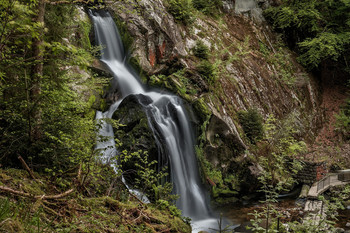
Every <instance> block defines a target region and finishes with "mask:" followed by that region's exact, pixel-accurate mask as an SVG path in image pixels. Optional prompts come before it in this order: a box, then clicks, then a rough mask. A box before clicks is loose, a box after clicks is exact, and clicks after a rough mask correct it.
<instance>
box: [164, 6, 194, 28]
mask: <svg viewBox="0 0 350 233" xmlns="http://www.w3.org/2000/svg"><path fill="white" fill-rule="evenodd" d="M166 7H167V9H168V11H169V12H170V13H171V14H172V15H173V16H174V18H175V20H176V21H178V22H182V23H183V24H185V25H188V24H191V23H192V22H193V14H192V9H193V8H192V7H191V3H190V1H189V0H167V1H166Z"/></svg>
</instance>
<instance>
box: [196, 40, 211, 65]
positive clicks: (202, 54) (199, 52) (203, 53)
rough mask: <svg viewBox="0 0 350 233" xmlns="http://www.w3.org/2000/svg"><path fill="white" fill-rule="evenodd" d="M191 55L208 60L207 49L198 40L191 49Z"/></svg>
mask: <svg viewBox="0 0 350 233" xmlns="http://www.w3.org/2000/svg"><path fill="white" fill-rule="evenodd" d="M193 54H194V55H195V56H196V57H198V58H201V59H205V60H208V57H209V48H208V46H206V45H205V44H204V43H203V42H202V41H201V40H200V41H198V42H197V43H196V46H195V47H194V48H193Z"/></svg>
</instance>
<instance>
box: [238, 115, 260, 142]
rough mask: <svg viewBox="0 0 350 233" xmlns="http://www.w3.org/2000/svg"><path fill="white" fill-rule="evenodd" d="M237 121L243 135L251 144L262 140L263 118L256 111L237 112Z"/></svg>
mask: <svg viewBox="0 0 350 233" xmlns="http://www.w3.org/2000/svg"><path fill="white" fill-rule="evenodd" d="M238 119H239V123H240V124H241V126H242V128H243V131H244V133H245V135H246V136H247V138H248V139H249V141H250V142H251V143H252V144H255V143H256V142H257V141H259V140H260V139H262V138H263V136H264V129H263V118H262V117H261V115H260V114H259V113H258V111H257V110H256V109H252V108H250V109H248V111H239V112H238Z"/></svg>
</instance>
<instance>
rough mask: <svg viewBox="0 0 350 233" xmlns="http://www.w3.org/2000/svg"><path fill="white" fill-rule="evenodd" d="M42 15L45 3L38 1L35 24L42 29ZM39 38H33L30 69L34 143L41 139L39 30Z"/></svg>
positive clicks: (41, 35) (41, 32)
mask: <svg viewBox="0 0 350 233" xmlns="http://www.w3.org/2000/svg"><path fill="white" fill-rule="evenodd" d="M44 15H45V1H44V0H38V4H37V17H36V19H35V21H36V22H38V23H40V24H41V25H42V27H44ZM39 30H40V33H39V36H38V37H36V38H33V56H34V58H35V63H34V65H33V67H32V77H31V78H32V80H31V81H32V88H31V93H30V94H31V102H32V104H34V106H33V110H32V114H31V116H32V119H33V122H34V126H33V128H32V131H33V132H32V133H31V141H36V140H38V139H40V137H41V130H40V125H41V122H42V119H41V109H40V101H39V100H40V94H41V82H42V76H43V62H44V55H43V48H42V45H43V43H44V30H43V28H40V29H39Z"/></svg>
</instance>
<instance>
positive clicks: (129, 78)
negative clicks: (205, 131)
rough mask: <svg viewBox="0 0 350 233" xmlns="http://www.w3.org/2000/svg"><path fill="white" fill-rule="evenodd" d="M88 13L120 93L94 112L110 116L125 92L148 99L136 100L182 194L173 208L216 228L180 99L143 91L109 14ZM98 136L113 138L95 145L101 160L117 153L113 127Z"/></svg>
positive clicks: (205, 226)
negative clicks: (103, 108)
mask: <svg viewBox="0 0 350 233" xmlns="http://www.w3.org/2000/svg"><path fill="white" fill-rule="evenodd" d="M89 14H90V17H91V19H92V21H93V23H94V28H95V37H96V41H97V44H98V45H102V46H103V47H104V48H103V49H102V55H101V61H102V62H103V63H105V64H106V65H107V67H108V68H109V70H110V71H111V72H112V74H113V76H114V79H115V81H114V83H116V84H117V86H118V90H119V92H120V93H121V96H120V98H119V100H118V101H117V102H115V103H114V104H113V105H112V106H111V107H110V108H109V110H108V111H107V112H104V113H101V112H97V114H96V118H97V119H99V118H111V117H112V115H113V113H114V112H115V111H116V110H117V108H118V106H119V104H120V103H121V102H122V100H123V99H124V98H125V97H127V96H129V95H135V96H136V97H137V98H142V99H144V100H146V101H142V100H140V101H139V102H140V104H141V105H142V106H143V108H144V110H145V112H146V115H147V117H148V121H149V125H150V127H151V129H152V131H153V133H154V137H155V139H156V142H157V145H158V147H159V151H161V154H160V155H159V160H166V161H169V166H170V178H171V181H172V183H173V186H174V193H176V194H178V195H179V196H180V198H179V199H178V200H177V202H176V205H177V207H178V208H179V209H181V210H182V214H183V216H187V217H190V218H191V219H192V221H193V222H194V224H193V229H194V231H199V230H208V227H212V228H215V227H217V225H216V220H215V219H213V218H212V217H211V214H210V209H209V206H208V198H207V195H206V191H205V189H204V188H203V187H202V184H201V182H200V177H199V170H198V166H197V161H196V157H195V151H194V140H193V134H192V131H191V126H190V123H189V121H188V119H187V116H186V113H185V111H184V109H183V107H182V105H181V99H180V98H178V97H176V96H174V95H169V94H162V93H160V92H157V91H146V89H145V87H144V86H143V85H142V84H141V83H140V82H139V79H138V77H137V76H136V75H134V74H133V72H132V71H131V69H130V68H129V66H128V64H127V63H126V62H125V58H126V56H125V53H124V49H123V44H122V42H121V38H120V36H119V33H118V29H117V27H116V25H115V23H114V21H113V19H112V17H111V16H110V14H109V13H108V12H106V11H102V10H94V11H92V10H90V12H89ZM100 135H103V136H108V137H111V139H110V140H109V141H107V142H103V143H99V145H98V148H108V149H106V150H105V151H104V155H103V159H104V160H108V159H109V158H110V157H111V155H115V154H116V151H117V150H116V148H115V144H114V140H113V138H112V137H113V128H112V126H111V125H109V124H107V123H105V125H104V126H103V127H102V129H101V130H100ZM165 156H166V157H165Z"/></svg>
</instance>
